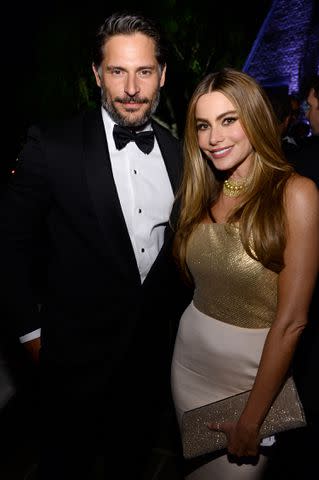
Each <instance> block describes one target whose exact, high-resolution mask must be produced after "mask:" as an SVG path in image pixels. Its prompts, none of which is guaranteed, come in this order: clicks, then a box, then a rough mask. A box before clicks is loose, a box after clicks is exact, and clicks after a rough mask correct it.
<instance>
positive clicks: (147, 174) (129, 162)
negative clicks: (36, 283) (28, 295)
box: [20, 108, 174, 342]
mask: <svg viewBox="0 0 319 480" xmlns="http://www.w3.org/2000/svg"><path fill="white" fill-rule="evenodd" d="M102 117H103V123H104V128H105V133H106V138H107V143H108V149H109V154H110V159H111V166H112V173H113V177H114V181H115V185H116V189H117V194H118V197H119V201H120V204H121V208H122V212H123V216H124V219H125V223H126V227H127V230H128V234H129V236H130V239H131V243H132V247H133V250H134V254H135V258H136V262H137V266H138V269H139V273H140V277H141V282H143V281H144V279H145V277H146V275H147V274H148V272H149V270H150V268H151V266H152V265H153V263H154V261H155V259H156V257H157V255H158V253H159V251H160V249H161V247H162V245H163V241H164V230H165V226H166V224H167V222H168V219H169V215H170V212H171V209H172V205H173V201H174V194H173V190H172V187H171V184H170V181H169V178H168V174H167V170H166V167H165V164H164V160H163V157H162V154H161V151H160V148H159V146H158V143H157V141H156V138H155V142H154V148H153V150H152V151H151V153H149V154H145V153H143V152H142V151H141V150H140V149H139V148H138V146H137V145H136V143H135V142H129V143H128V144H127V145H126V146H125V147H124V148H123V149H122V150H117V148H116V146H115V143H114V139H113V127H114V122H113V120H112V119H111V118H110V116H109V115H108V113H107V112H106V110H105V109H104V108H102ZM145 130H151V125H148V126H147V128H146V129H145ZM39 336H40V330H36V331H34V332H31V333H28V334H26V335H24V336H23V337H20V341H21V342H26V341H28V340H32V339H34V338H36V337H39Z"/></svg>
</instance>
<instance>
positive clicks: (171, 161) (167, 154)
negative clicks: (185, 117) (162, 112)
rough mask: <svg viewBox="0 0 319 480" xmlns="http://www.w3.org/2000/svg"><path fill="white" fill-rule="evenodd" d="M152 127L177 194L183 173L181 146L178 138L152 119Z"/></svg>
mask: <svg viewBox="0 0 319 480" xmlns="http://www.w3.org/2000/svg"><path fill="white" fill-rule="evenodd" d="M152 127H153V130H154V133H155V137H156V140H157V142H158V145H159V147H160V150H161V153H162V156H163V159H164V163H165V166H166V170H167V173H168V176H169V179H170V182H171V185H172V188H173V192H174V194H175V193H176V189H177V187H178V185H179V180H180V175H181V165H182V157H181V149H180V146H179V144H178V143H177V140H176V139H175V138H174V137H172V136H171V134H170V133H169V132H167V131H166V129H165V128H164V127H162V126H161V125H159V124H158V123H157V122H155V121H152Z"/></svg>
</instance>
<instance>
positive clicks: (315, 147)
mask: <svg viewBox="0 0 319 480" xmlns="http://www.w3.org/2000/svg"><path fill="white" fill-rule="evenodd" d="M305 116H306V118H307V119H308V121H309V125H310V130H311V135H309V136H308V137H307V138H305V139H304V140H303V142H302V143H301V144H300V147H301V148H300V150H298V151H297V152H295V153H294V154H293V156H292V161H293V162H294V165H295V168H296V170H297V171H298V172H299V173H300V174H301V175H305V176H306V177H309V178H311V179H312V180H313V181H314V182H316V184H317V186H318V187H319V75H315V76H314V77H313V78H312V79H311V80H310V82H309V86H308V90H307V93H306V103H305Z"/></svg>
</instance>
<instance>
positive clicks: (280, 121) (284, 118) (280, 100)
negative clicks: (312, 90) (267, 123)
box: [265, 89, 298, 161]
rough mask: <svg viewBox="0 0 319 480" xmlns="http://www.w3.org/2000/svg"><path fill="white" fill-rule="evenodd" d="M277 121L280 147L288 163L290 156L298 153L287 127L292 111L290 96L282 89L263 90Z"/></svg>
mask: <svg viewBox="0 0 319 480" xmlns="http://www.w3.org/2000/svg"><path fill="white" fill-rule="evenodd" d="M265 91H266V93H267V95H268V98H269V100H270V103H271V106H272V108H273V109H274V113H275V115H276V119H277V125H278V129H279V133H280V137H281V142H282V144H281V146H282V149H283V151H284V154H285V156H286V158H287V160H288V161H289V159H290V156H291V154H293V153H294V152H296V151H298V144H297V142H296V140H295V139H294V137H293V136H291V135H289V126H290V124H291V121H292V118H293V109H292V105H291V100H290V96H289V95H288V93H287V92H286V91H283V90H282V89H277V90H271V89H265Z"/></svg>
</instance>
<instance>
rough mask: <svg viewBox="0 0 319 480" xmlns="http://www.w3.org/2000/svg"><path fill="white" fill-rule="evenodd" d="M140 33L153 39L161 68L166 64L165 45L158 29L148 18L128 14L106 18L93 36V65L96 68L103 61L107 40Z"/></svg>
mask: <svg viewBox="0 0 319 480" xmlns="http://www.w3.org/2000/svg"><path fill="white" fill-rule="evenodd" d="M134 33H142V34H143V35H146V36H147V37H150V38H152V39H153V41H154V44H155V56H156V59H157V61H158V63H159V65H160V66H161V68H163V67H164V65H165V63H166V45H164V41H163V39H162V37H161V34H160V30H159V27H158V26H157V25H156V24H155V22H154V21H153V20H151V19H150V18H146V17H144V16H143V15H140V14H136V13H129V12H117V13H113V14H112V15H111V16H110V17H108V18H107V19H106V20H105V21H104V23H103V24H102V25H101V27H100V28H99V29H98V31H97V34H96V36H95V45H94V48H93V63H94V65H95V67H96V68H98V67H99V66H100V65H101V63H102V61H103V47H104V45H105V43H106V42H107V40H108V39H109V38H110V37H113V36H114V35H132V34H134Z"/></svg>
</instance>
